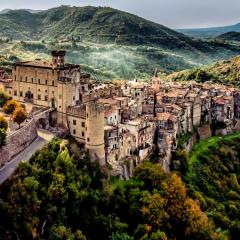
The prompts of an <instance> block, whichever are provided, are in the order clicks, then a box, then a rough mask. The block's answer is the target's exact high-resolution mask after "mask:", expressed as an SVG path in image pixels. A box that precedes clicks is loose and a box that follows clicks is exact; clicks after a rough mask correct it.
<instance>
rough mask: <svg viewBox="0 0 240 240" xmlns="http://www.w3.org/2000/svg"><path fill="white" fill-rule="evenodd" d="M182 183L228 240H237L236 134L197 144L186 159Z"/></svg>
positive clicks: (239, 141) (239, 159) (239, 153)
mask: <svg viewBox="0 0 240 240" xmlns="http://www.w3.org/2000/svg"><path fill="white" fill-rule="evenodd" d="M185 180H186V182H187V183H188V186H189V188H190V192H191V196H192V197H194V198H195V199H198V201H199V202H200V204H201V207H202V209H203V210H204V211H205V212H206V213H207V215H208V216H209V218H211V219H213V221H214V223H215V224H216V226H217V227H218V228H219V230H222V231H225V233H226V235H229V237H228V238H229V239H239V236H240V221H239V219H240V185H239V181H240V133H235V134H233V135H229V136H225V137H213V138H210V139H208V140H205V141H201V142H199V143H198V144H196V146H195V147H194V149H193V151H192V152H191V153H190V155H189V167H188V171H187V173H186V175H185Z"/></svg>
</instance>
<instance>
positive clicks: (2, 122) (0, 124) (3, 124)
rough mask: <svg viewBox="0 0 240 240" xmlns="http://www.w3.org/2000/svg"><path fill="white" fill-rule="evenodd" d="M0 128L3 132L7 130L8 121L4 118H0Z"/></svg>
mask: <svg viewBox="0 0 240 240" xmlns="http://www.w3.org/2000/svg"><path fill="white" fill-rule="evenodd" d="M0 128H3V129H4V130H7V129H8V121H7V119H6V118H5V117H4V116H0Z"/></svg>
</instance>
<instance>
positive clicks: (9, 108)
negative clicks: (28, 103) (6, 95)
mask: <svg viewBox="0 0 240 240" xmlns="http://www.w3.org/2000/svg"><path fill="white" fill-rule="evenodd" d="M18 107H20V105H19V103H18V102H16V101H15V100H8V101H7V102H6V103H5V105H4V106H3V111H4V112H5V113H7V114H12V113H13V112H14V111H15V109H17V108H18Z"/></svg>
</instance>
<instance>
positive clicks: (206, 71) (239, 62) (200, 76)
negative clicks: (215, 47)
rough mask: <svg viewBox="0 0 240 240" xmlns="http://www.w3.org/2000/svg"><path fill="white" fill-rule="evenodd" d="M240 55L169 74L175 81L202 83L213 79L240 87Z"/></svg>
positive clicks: (215, 81)
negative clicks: (205, 65)
mask: <svg viewBox="0 0 240 240" xmlns="http://www.w3.org/2000/svg"><path fill="white" fill-rule="evenodd" d="M239 70H240V57H239V56H237V57H234V58H232V59H229V60H224V61H220V62H217V63H215V64H214V65H210V66H207V67H202V68H194V69H191V70H186V71H181V72H178V73H173V74H171V75H169V76H168V78H169V79H172V80H174V81H189V80H195V81H197V82H200V83H204V82H207V81H212V82H214V83H220V84H224V85H230V86H235V87H239V86H240V81H239V80H240V78H239Z"/></svg>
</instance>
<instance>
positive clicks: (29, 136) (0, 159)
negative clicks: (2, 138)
mask: <svg viewBox="0 0 240 240" xmlns="http://www.w3.org/2000/svg"><path fill="white" fill-rule="evenodd" d="M36 138H37V128H36V124H35V121H34V119H33V120H31V121H30V122H29V123H28V124H27V125H26V126H24V127H23V128H21V129H19V130H18V131H15V132H13V133H12V134H10V135H9V136H8V137H7V142H6V145H5V146H3V147H1V148H0V166H3V165H4V164H6V163H7V162H9V161H10V160H11V159H12V158H13V157H14V156H16V155H17V154H19V153H20V152H21V151H23V150H24V149H25V148H26V147H27V146H28V145H29V144H30V143H32V142H33V141H34V140H35V139H36Z"/></svg>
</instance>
